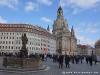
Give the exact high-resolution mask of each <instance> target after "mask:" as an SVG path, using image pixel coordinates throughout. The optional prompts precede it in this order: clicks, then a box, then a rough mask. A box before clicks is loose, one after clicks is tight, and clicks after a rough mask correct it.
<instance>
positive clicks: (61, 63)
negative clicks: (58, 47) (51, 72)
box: [58, 54, 63, 68]
mask: <svg viewBox="0 0 100 75" xmlns="http://www.w3.org/2000/svg"><path fill="white" fill-rule="evenodd" d="M58 62H59V68H63V55H62V54H60V56H59V57H58Z"/></svg>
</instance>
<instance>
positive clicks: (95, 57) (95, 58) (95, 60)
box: [94, 55, 97, 65]
mask: <svg viewBox="0 0 100 75" xmlns="http://www.w3.org/2000/svg"><path fill="white" fill-rule="evenodd" d="M94 62H95V65H96V64H97V56H96V55H95V56H94Z"/></svg>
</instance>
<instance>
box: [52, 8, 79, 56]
mask: <svg viewBox="0 0 100 75" xmlns="http://www.w3.org/2000/svg"><path fill="white" fill-rule="evenodd" d="M52 33H53V36H54V37H55V39H56V51H57V53H61V54H63V55H65V54H68V55H77V38H76V37H75V33H74V29H73V27H72V28H71V31H69V29H68V23H67V20H66V19H64V16H63V9H62V8H61V6H60V7H59V8H58V10H57V19H56V20H55V21H54V24H53V31H52Z"/></svg>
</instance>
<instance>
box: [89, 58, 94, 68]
mask: <svg viewBox="0 0 100 75" xmlns="http://www.w3.org/2000/svg"><path fill="white" fill-rule="evenodd" d="M92 61H93V58H92V56H90V57H89V63H90V66H92Z"/></svg>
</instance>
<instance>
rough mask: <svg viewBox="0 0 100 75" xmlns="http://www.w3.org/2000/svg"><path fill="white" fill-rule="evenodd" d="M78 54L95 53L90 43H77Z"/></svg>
mask: <svg viewBox="0 0 100 75" xmlns="http://www.w3.org/2000/svg"><path fill="white" fill-rule="evenodd" d="M77 50H78V55H92V54H93V55H95V51H94V48H93V47H91V46H90V45H77Z"/></svg>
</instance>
